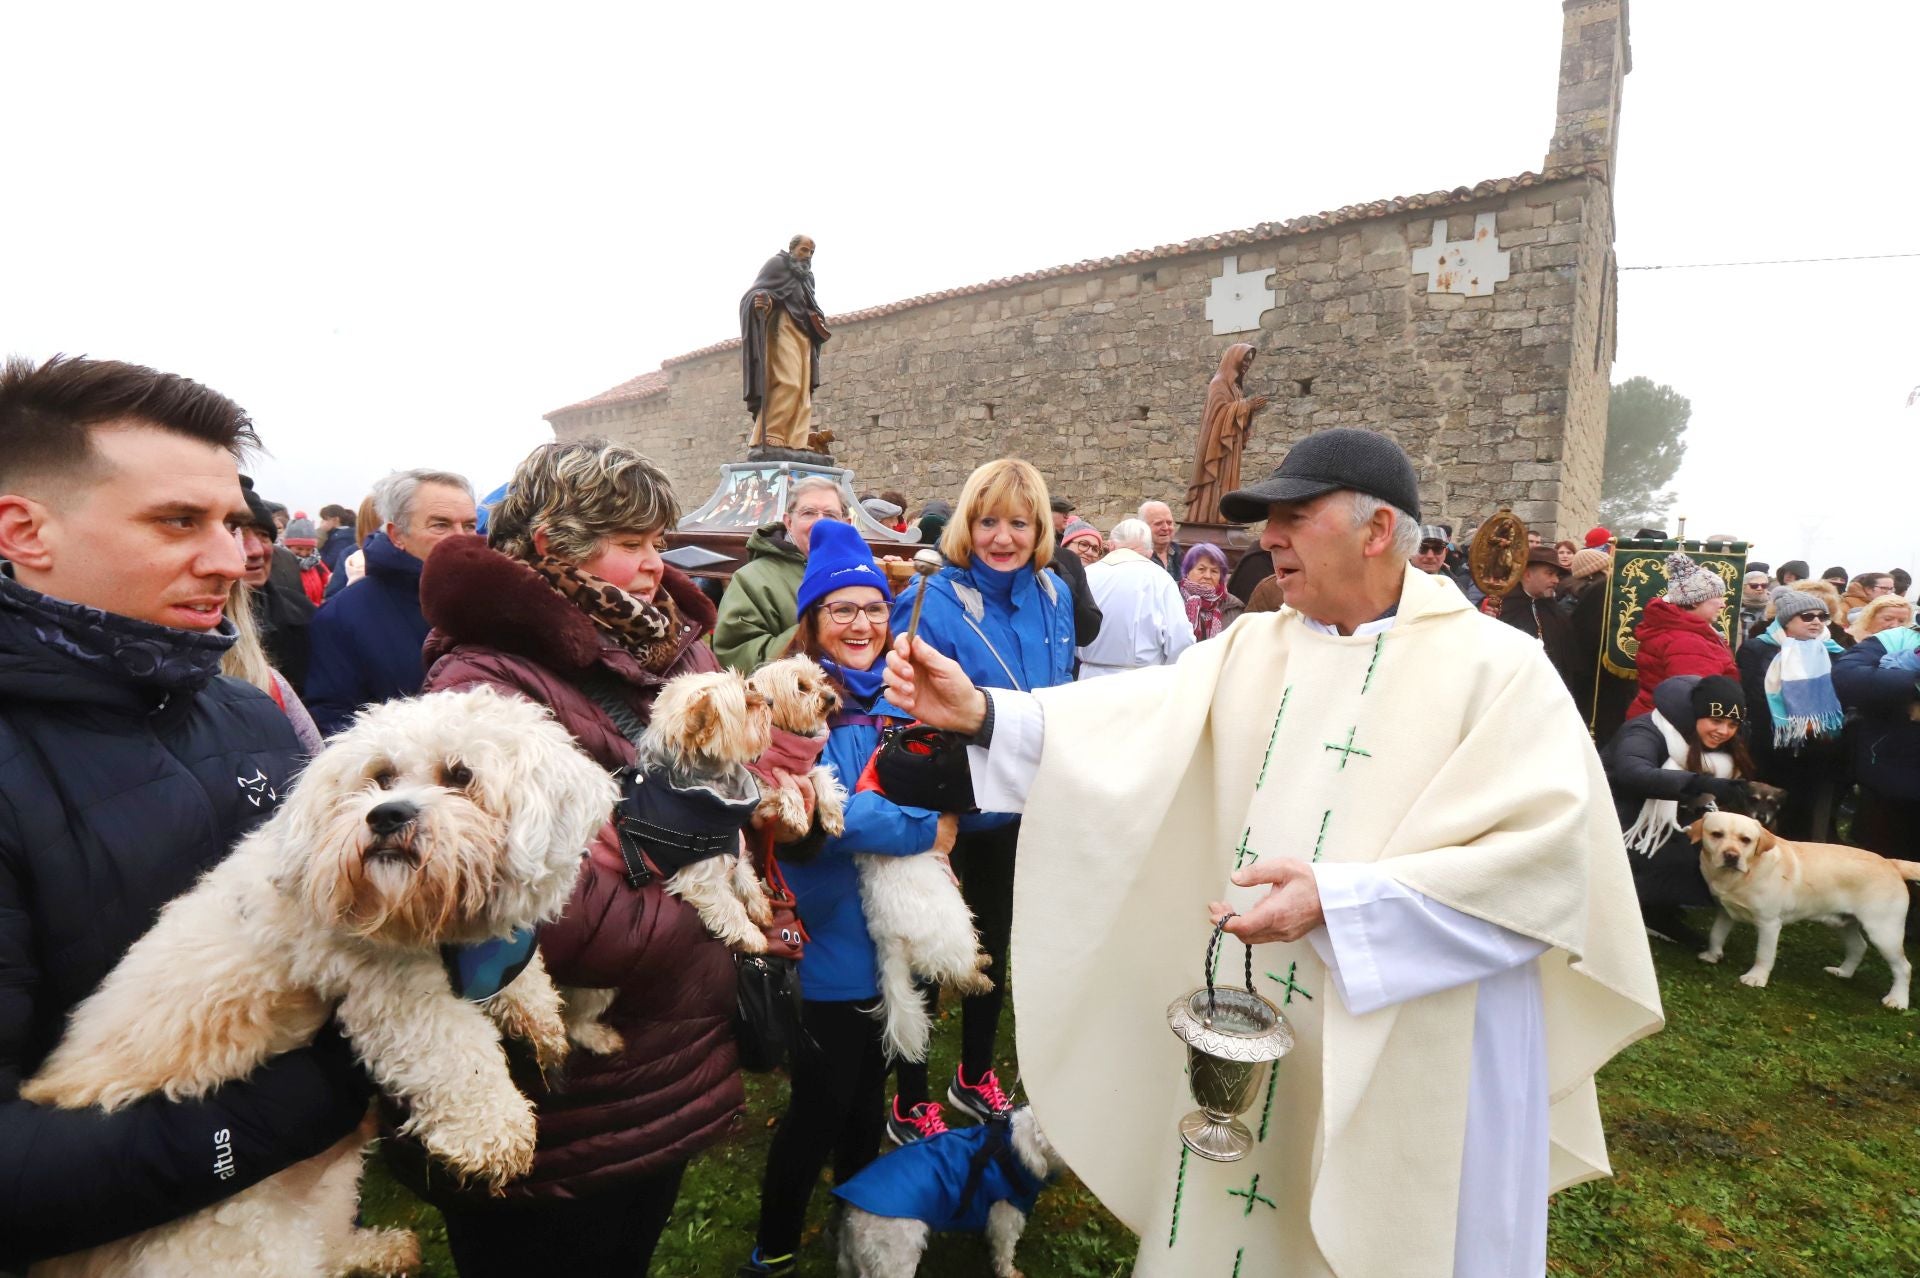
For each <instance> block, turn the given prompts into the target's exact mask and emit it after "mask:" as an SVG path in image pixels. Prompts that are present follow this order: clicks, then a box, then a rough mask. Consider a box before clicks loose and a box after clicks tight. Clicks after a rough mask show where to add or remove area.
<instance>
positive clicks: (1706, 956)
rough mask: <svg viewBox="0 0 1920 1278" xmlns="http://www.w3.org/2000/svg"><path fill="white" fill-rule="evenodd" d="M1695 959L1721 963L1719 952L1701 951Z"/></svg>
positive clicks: (1829, 969) (1703, 961)
mask: <svg viewBox="0 0 1920 1278" xmlns="http://www.w3.org/2000/svg"><path fill="white" fill-rule="evenodd" d="M1694 957H1695V958H1697V959H1699V960H1700V961H1701V962H1702V963H1718V962H1719V961H1720V958H1721V954H1720V951H1719V950H1701V951H1700V952H1699V953H1698V954H1696V955H1694ZM1827 970H1828V971H1829V972H1831V971H1832V970H1833V969H1832V968H1828V969H1827Z"/></svg>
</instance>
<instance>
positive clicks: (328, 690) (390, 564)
mask: <svg viewBox="0 0 1920 1278" xmlns="http://www.w3.org/2000/svg"><path fill="white" fill-rule="evenodd" d="M373 505H374V510H375V512H376V513H377V516H378V518H379V519H380V521H381V531H382V533H383V534H384V536H381V537H377V538H376V537H369V538H368V539H367V543H366V545H365V547H363V553H364V554H365V555H366V561H367V574H366V576H364V577H362V578H361V579H360V580H359V581H356V582H354V583H353V584H352V585H351V586H348V587H347V588H346V589H345V590H342V591H341V592H340V593H339V594H338V595H337V596H335V597H334V598H333V599H330V600H328V601H327V605H326V606H325V607H324V608H322V609H321V610H320V611H319V612H318V613H317V614H316V615H315V616H314V619H313V627H312V640H313V661H312V665H311V667H310V668H309V670H308V672H307V692H306V695H307V709H308V710H310V711H312V712H313V719H314V722H315V723H317V724H318V725H319V726H320V731H322V732H324V733H331V732H334V731H335V730H337V729H339V728H342V727H344V726H346V723H347V721H348V720H349V719H351V718H352V717H353V714H354V712H355V711H356V710H359V709H360V708H361V707H362V706H369V705H376V704H378V703H379V702H382V701H388V700H391V699H392V698H394V697H410V696H413V695H414V694H415V693H417V692H419V691H420V685H421V683H422V681H423V680H424V678H425V675H426V671H425V669H424V667H423V666H422V665H421V662H420V649H421V645H423V644H424V643H425V642H426V639H427V619H426V618H425V617H423V616H421V615H420V570H421V568H423V567H424V566H425V564H426V558H427V556H428V555H429V554H430V553H432V551H433V548H434V547H435V546H437V545H439V544H440V543H441V542H442V541H443V540H445V539H446V538H448V537H451V536H452V535H453V534H455V533H470V532H472V531H473V530H474V524H475V520H476V519H477V517H478V509H477V507H476V506H475V504H474V499H473V485H472V484H469V483H468V482H467V481H466V479H465V478H463V477H462V476H460V475H455V474H451V473H449V472H447V471H440V470H402V471H395V472H394V473H393V474H391V475H388V476H387V477H386V478H385V479H383V480H381V481H380V482H379V483H378V484H375V485H374V489H373Z"/></svg>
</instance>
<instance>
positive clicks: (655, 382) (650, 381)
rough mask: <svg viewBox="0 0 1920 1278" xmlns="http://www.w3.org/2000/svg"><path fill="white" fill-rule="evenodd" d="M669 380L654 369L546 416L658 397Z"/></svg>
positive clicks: (663, 373) (661, 372)
mask: <svg viewBox="0 0 1920 1278" xmlns="http://www.w3.org/2000/svg"><path fill="white" fill-rule="evenodd" d="M735 340H736V341H738V340H739V339H738V338H736V339H735ZM671 380H672V379H671V378H669V377H668V376H667V374H666V371H665V370H664V369H656V370H655V371H653V372H651V373H642V374H640V376H638V377H632V378H628V379H627V380H626V381H624V382H621V383H620V384H619V385H618V386H615V387H613V388H612V389H611V390H603V391H601V392H600V393H599V394H598V395H595V396H594V397H593V398H592V399H583V400H581V401H580V402H579V403H577V404H568V405H567V406H566V407H565V408H556V409H554V410H553V412H552V413H549V414H547V415H548V416H549V417H551V416H553V415H554V414H557V413H571V412H573V411H574V410H575V409H577V408H605V407H606V406H607V405H609V404H624V403H626V402H627V401H628V400H634V399H645V398H646V397H647V396H649V395H658V394H659V393H660V392H661V391H663V390H665V389H666V388H667V384H668V382H669V381H671Z"/></svg>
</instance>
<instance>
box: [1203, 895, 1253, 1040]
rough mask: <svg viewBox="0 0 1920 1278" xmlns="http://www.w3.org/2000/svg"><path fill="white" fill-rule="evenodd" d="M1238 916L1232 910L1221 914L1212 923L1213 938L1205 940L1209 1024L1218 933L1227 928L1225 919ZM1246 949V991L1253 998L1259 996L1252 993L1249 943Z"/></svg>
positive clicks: (1210, 1020) (1251, 959)
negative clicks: (1216, 920)
mask: <svg viewBox="0 0 1920 1278" xmlns="http://www.w3.org/2000/svg"><path fill="white" fill-rule="evenodd" d="M1239 917H1240V916H1239V915H1238V914H1235V913H1234V912H1233V911H1232V910H1228V911H1227V912H1226V913H1225V914H1223V915H1221V916H1220V921H1219V922H1218V923H1215V924H1214V925H1213V939H1211V940H1210V941H1208V942H1207V966H1206V981H1207V1024H1208V1025H1209V1026H1211V1025H1212V1024H1213V1011H1214V994H1213V963H1214V958H1215V956H1216V955H1218V954H1219V952H1220V934H1221V933H1222V932H1225V931H1226V930H1227V920H1229V919H1237V918H1239ZM1246 951H1247V993H1248V994H1252V995H1253V997H1255V998H1258V997H1260V996H1259V995H1258V994H1254V993H1253V947H1252V946H1251V945H1249V946H1247V947H1246Z"/></svg>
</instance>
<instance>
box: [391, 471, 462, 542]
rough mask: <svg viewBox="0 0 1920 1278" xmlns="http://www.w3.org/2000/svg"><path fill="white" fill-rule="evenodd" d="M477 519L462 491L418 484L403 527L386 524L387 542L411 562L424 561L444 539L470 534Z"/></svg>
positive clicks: (445, 486)
mask: <svg viewBox="0 0 1920 1278" xmlns="http://www.w3.org/2000/svg"><path fill="white" fill-rule="evenodd" d="M479 518H480V511H479V508H478V507H476V506H475V505H474V503H473V498H471V497H469V496H468V495H467V492H466V490H465V489H463V488H455V487H453V485H451V484H422V485H420V487H419V488H417V489H416V490H414V495H413V509H412V510H410V511H409V512H408V513H407V526H406V527H405V528H402V527H400V525H398V524H395V523H388V524H387V540H389V541H391V542H392V543H393V544H394V545H396V546H398V547H399V548H400V549H402V550H404V551H406V552H407V553H408V554H409V555H412V556H413V557H414V558H415V559H425V558H426V557H427V556H428V555H430V554H432V553H433V548H434V547H435V546H437V545H439V544H440V543H441V542H443V541H445V540H446V539H447V538H449V537H451V536H453V535H455V534H456V533H470V532H473V531H474V530H475V528H476V527H477V526H478V521H479Z"/></svg>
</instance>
